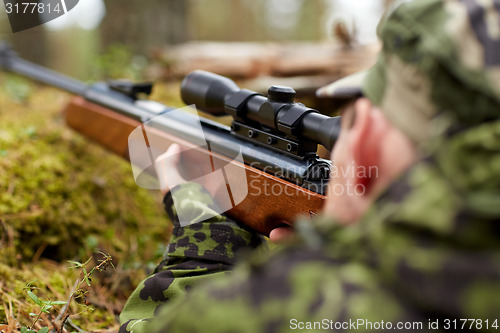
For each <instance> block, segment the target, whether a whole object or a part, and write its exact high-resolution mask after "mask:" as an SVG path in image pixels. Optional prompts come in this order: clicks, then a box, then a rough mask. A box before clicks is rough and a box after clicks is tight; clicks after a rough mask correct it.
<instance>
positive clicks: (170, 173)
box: [155, 143, 185, 193]
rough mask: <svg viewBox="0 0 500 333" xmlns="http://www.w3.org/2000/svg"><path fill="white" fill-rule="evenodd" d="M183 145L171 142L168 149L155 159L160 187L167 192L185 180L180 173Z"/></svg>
mask: <svg viewBox="0 0 500 333" xmlns="http://www.w3.org/2000/svg"><path fill="white" fill-rule="evenodd" d="M181 155H182V147H181V146H180V145H178V144H176V143H174V144H171V145H170V147H168V149H167V151H166V152H165V153H163V154H162V155H160V156H158V158H157V159H156V161H155V169H156V174H157V176H158V180H159V182H160V189H161V190H162V192H164V193H166V192H168V191H169V190H171V189H172V188H174V187H175V186H177V185H179V184H181V183H183V182H185V180H184V178H183V177H182V176H181V175H180V173H179V162H180V160H181Z"/></svg>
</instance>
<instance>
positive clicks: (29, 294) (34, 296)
mask: <svg viewBox="0 0 500 333" xmlns="http://www.w3.org/2000/svg"><path fill="white" fill-rule="evenodd" d="M27 293H28V296H29V297H30V298H31V299H32V300H33V302H35V303H36V304H38V305H40V306H42V302H40V299H38V296H37V295H35V294H34V293H33V292H32V291H31V290H28V291H27Z"/></svg>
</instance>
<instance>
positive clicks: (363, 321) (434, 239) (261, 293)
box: [120, 122, 500, 332]
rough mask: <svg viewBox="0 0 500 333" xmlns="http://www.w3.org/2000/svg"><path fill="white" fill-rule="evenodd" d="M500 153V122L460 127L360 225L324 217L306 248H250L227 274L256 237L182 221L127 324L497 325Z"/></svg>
mask: <svg viewBox="0 0 500 333" xmlns="http://www.w3.org/2000/svg"><path fill="white" fill-rule="evenodd" d="M499 152H500V122H495V123H489V124H484V125H481V126H479V127H477V128H475V129H472V130H469V131H465V132H463V133H460V134H457V135H456V136H455V137H454V139H453V140H449V141H447V142H446V143H442V144H440V145H438V148H435V149H434V152H433V153H432V154H428V155H426V156H427V157H425V158H422V159H421V160H420V161H419V162H417V163H415V164H414V165H413V166H412V167H411V168H410V169H409V170H407V172H405V173H404V174H403V175H402V176H401V177H400V178H399V179H398V180H397V181H395V182H394V183H393V184H392V185H391V186H390V187H389V188H388V189H387V190H386V191H385V192H384V194H383V195H381V197H380V198H379V199H378V201H377V202H376V204H375V205H373V207H372V208H371V209H370V211H369V212H368V213H367V214H366V215H365V216H364V218H363V219H362V221H360V223H358V224H355V225H351V226H341V225H338V224H336V223H335V222H334V221H331V220H329V219H326V218H319V219H317V220H316V221H314V223H313V225H314V228H312V227H310V228H305V229H304V228H303V229H304V231H303V232H302V235H303V239H304V241H303V242H302V243H301V244H297V245H294V246H289V247H285V248H283V249H280V250H279V251H274V252H268V253H267V254H262V253H260V254H258V255H251V256H249V257H247V258H245V260H241V261H240V262H239V263H238V264H237V265H235V267H234V269H233V270H232V272H231V273H230V274H224V273H223V272H224V271H225V270H227V269H229V268H230V266H231V264H232V263H233V260H234V258H235V255H236V254H237V252H238V251H240V250H243V249H245V248H254V247H255V246H256V245H257V244H258V243H259V238H257V237H256V236H255V235H254V234H252V233H251V232H248V231H247V230H244V229H243V228H241V227H239V226H237V225H236V224H234V223H233V222H230V221H227V220H226V219H225V218H223V217H217V218H214V219H212V220H211V221H207V222H203V223H198V224H194V225H191V226H187V227H185V228H183V229H180V228H178V227H176V228H175V230H174V235H173V236H172V240H171V242H170V245H169V250H168V254H167V257H166V258H165V260H164V261H163V262H162V263H161V265H160V266H159V267H158V269H157V271H156V272H155V274H153V275H152V276H150V277H149V278H147V279H146V280H145V281H144V282H143V283H141V285H140V286H139V287H138V288H137V290H136V291H135V292H134V294H133V295H132V296H131V298H130V300H129V301H128V303H127V305H126V306H125V308H124V310H123V313H122V315H121V321H122V324H123V325H122V327H121V330H120V332H289V331H290V330H295V329H297V330H300V329H304V330H306V331H320V330H324V329H328V330H332V331H353V332H356V331H370V330H377V331H387V330H390V329H392V330H396V331H401V330H402V327H401V325H405V326H404V327H405V328H406V329H407V330H408V331H431V329H432V331H436V328H437V329H439V330H447V331H457V330H460V329H461V328H462V325H464V322H463V321H461V320H460V319H476V320H475V321H473V322H471V321H469V322H467V323H466V325H465V326H463V327H464V328H467V329H474V330H485V331H497V330H498V327H499V326H500V322H499V321H500V318H499V317H500V298H499V297H498V295H499V292H500V279H499V278H500V237H499V234H500V227H499V225H498V224H497V223H496V222H498V220H499V218H500V154H498V153H499ZM189 186H192V188H191V190H193V189H196V190H197V191H201V189H200V188H195V186H196V185H189ZM178 190H179V191H183V190H185V187H181V188H180V189H178ZM203 198H204V199H202V201H203V202H205V203H206V204H210V203H209V202H207V200H208V199H207V196H204V197H203ZM192 200H196V198H195V197H194V198H193V199H192ZM192 207H198V209H201V208H199V207H201V206H200V205H193V206H192ZM197 213H201V211H200V212H197ZM307 225H309V226H310V225H311V224H307ZM194 284H196V286H194ZM191 286H193V288H191ZM187 289H190V290H189V291H188V292H186V290H187ZM162 304H164V305H163V306H162V307H161V308H160V307H159V306H160V305H162ZM153 317H154V319H152V320H151V321H150V322H148V321H149V320H150V319H151V318H153ZM389 325H390V326H389Z"/></svg>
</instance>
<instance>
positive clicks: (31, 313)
mask: <svg viewBox="0 0 500 333" xmlns="http://www.w3.org/2000/svg"><path fill="white" fill-rule="evenodd" d="M36 316H38V315H37V314H36V313H33V312H30V317H36Z"/></svg>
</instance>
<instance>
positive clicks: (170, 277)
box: [120, 183, 262, 332]
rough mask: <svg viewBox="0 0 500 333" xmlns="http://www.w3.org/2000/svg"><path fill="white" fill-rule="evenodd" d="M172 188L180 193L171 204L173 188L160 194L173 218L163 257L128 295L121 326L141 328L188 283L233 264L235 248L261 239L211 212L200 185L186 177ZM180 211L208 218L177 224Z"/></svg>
mask: <svg viewBox="0 0 500 333" xmlns="http://www.w3.org/2000/svg"><path fill="white" fill-rule="evenodd" d="M172 192H173V193H174V194H175V196H176V198H183V202H176V205H175V206H174V204H173V199H172V193H168V194H167V195H166V196H165V199H164V203H165V209H166V211H167V213H168V214H169V216H170V218H171V220H172V222H173V224H174V229H173V231H172V237H171V240H170V242H169V244H168V247H167V251H166V253H165V258H164V260H163V261H162V262H161V264H160V265H159V266H158V267H157V269H156V270H155V273H154V274H152V275H151V276H149V277H148V278H147V279H145V280H144V281H142V282H141V284H140V285H139V286H138V287H137V289H136V290H135V291H134V293H133V294H132V295H131V297H130V298H129V300H128V301H127V304H126V305H125V308H124V310H123V312H122V314H121V316H120V321H121V323H122V327H121V329H120V332H131V331H133V332H141V331H142V330H143V325H144V324H145V323H146V322H147V321H148V320H149V319H150V318H152V317H154V315H155V313H156V311H157V308H158V307H159V306H161V305H163V304H165V303H167V302H169V301H171V300H174V299H177V298H182V297H183V296H184V295H185V293H186V290H187V289H188V288H189V287H190V286H192V285H194V284H199V283H201V282H202V281H204V280H207V279H211V278H212V276H214V275H221V274H223V273H224V272H225V271H227V270H229V269H231V267H232V264H233V263H234V262H235V261H236V257H237V256H238V254H239V253H241V252H244V251H245V250H250V249H254V248H256V247H257V246H259V245H260V244H261V242H262V238H261V237H259V236H258V235H256V234H255V233H253V232H250V231H248V230H246V229H245V228H243V227H241V226H239V225H238V224H237V223H235V222H234V221H231V220H229V219H228V218H226V217H225V216H222V215H217V214H215V213H214V212H216V211H217V209H216V207H215V203H214V202H213V199H212V198H211V197H210V195H209V194H208V192H206V190H205V189H204V188H203V187H201V186H200V185H198V184H195V183H186V184H183V185H181V186H178V187H176V188H174V189H173V191H172ZM180 210H182V211H180ZM179 214H180V215H182V216H184V217H185V216H190V218H192V220H193V221H197V220H200V217H201V218H204V217H208V219H206V220H204V221H203V222H198V223H193V224H191V223H190V221H185V222H187V224H188V225H186V226H184V227H181V225H180V223H179V220H178V215H179Z"/></svg>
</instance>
